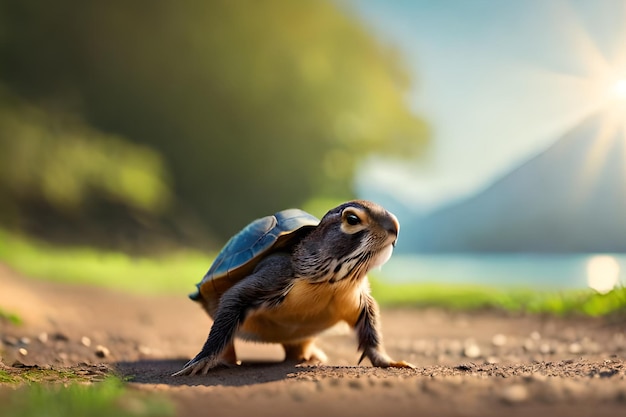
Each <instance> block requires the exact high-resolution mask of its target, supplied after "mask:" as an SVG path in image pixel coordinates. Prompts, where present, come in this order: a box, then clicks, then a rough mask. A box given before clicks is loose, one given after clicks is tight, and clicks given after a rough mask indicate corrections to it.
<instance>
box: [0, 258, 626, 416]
mask: <svg viewBox="0 0 626 417" xmlns="http://www.w3.org/2000/svg"><path fill="white" fill-rule="evenodd" d="M0 306H2V307H3V308H4V309H7V310H9V311H14V312H17V313H18V314H19V315H20V316H21V317H22V318H23V319H24V321H25V324H24V325H22V326H13V325H10V324H8V323H3V322H2V321H0V340H1V342H2V343H1V344H0V355H1V357H2V362H4V364H5V365H9V366H10V365H13V364H14V363H16V362H19V363H22V364H24V365H35V364H36V365H40V366H53V367H74V368H78V369H85V370H87V371H88V370H90V369H93V368H94V367H97V366H99V365H100V364H103V363H104V364H107V366H109V367H110V369H112V370H114V371H115V372H118V373H120V374H121V375H124V376H131V377H132V381H133V382H132V383H131V386H132V387H133V388H134V389H138V390H148V391H158V392H163V393H166V395H168V396H170V397H171V398H173V400H174V401H175V403H176V406H177V410H178V414H179V415H181V416H183V415H184V416H206V415H209V414H210V415H214V416H251V415H253V416H259V417H261V416H277V415H302V416H334V415H341V416H346V417H347V416H361V417H366V416H379V415H394V416H404V415H406V416H409V415H411V416H414V415H419V414H422V415H456V416H501V415H507V416H517V415H530V414H531V413H542V415H544V414H543V413H546V414H545V415H552V416H561V415H562V416H592V415H593V416H604V415H606V416H609V415H611V416H614V415H621V414H622V413H623V412H624V410H625V409H626V361H625V357H626V332H625V330H626V329H625V327H626V326H625V323H624V322H623V321H622V322H614V323H609V322H607V321H606V320H592V319H580V318H579V319H557V318H548V317H538V316H532V317H527V316H511V315H504V314H501V313H493V312H492V313H489V312H482V313H472V314H467V313H450V312H445V311H439V310H411V309H404V310H384V311H383V316H382V320H383V333H384V336H385V341H386V342H385V345H386V347H387V350H388V352H389V353H390V355H391V356H392V357H394V358H397V359H404V360H408V361H410V362H412V363H414V364H416V365H417V366H418V368H417V369H416V370H395V369H376V368H372V367H370V366H369V364H365V365H364V366H356V361H357V360H358V357H359V355H358V354H357V351H356V343H355V340H354V336H353V335H352V333H351V332H350V331H349V330H348V329H346V328H335V329H333V330H332V331H330V332H328V333H327V334H325V335H324V336H323V337H322V338H321V340H320V343H319V344H320V346H321V347H322V348H323V349H324V350H325V352H326V353H327V354H328V356H329V362H328V363H327V364H326V365H325V366H317V367H294V366H291V365H286V364H282V363H279V361H280V360H281V359H282V351H281V349H280V348H279V347H277V346H272V345H254V344H249V343H237V350H238V353H239V356H240V358H241V359H242V360H243V365H241V366H238V367H236V368H232V369H219V370H215V371H214V372H211V373H210V374H209V375H208V376H204V377H179V378H173V377H171V376H170V375H171V373H172V372H174V371H176V370H178V369H180V367H181V366H182V365H183V364H184V362H185V361H186V360H188V359H189V358H190V357H191V356H193V355H194V354H195V353H197V350H198V349H199V347H200V346H201V344H202V343H203V342H204V339H205V337H206V334H207V332H208V329H209V326H210V321H209V318H208V317H207V316H206V315H205V314H204V313H203V312H202V311H201V310H200V308H199V307H198V306H197V305H194V303H192V302H191V301H189V300H188V299H187V298H186V296H185V294H173V295H170V296H162V297H141V296H135V295H129V294H122V293H117V292H114V291H108V290H103V289H99V288H98V289H96V288H90V287H81V286H67V285H60V284H54V283H49V282H40V281H35V280H30V279H26V278H24V277H20V276H18V275H17V274H15V273H13V272H12V271H10V270H9V269H7V268H6V267H4V266H3V265H0Z"/></svg>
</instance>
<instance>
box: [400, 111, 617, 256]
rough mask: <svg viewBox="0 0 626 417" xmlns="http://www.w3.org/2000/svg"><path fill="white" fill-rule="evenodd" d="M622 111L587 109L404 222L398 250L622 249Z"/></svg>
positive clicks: (590, 250)
mask: <svg viewBox="0 0 626 417" xmlns="http://www.w3.org/2000/svg"><path fill="white" fill-rule="evenodd" d="M619 116H621V117H622V118H621V119H620V117H619ZM624 119H626V117H624V115H623V114H616V113H615V112H614V111H608V110H606V111H603V112H598V113H596V114H593V115H592V116H590V117H588V118H587V119H585V120H584V121H583V122H581V123H580V124H579V125H577V126H576V127H574V128H573V129H572V130H570V131H569V132H568V133H566V134H565V135H564V136H563V137H561V138H560V139H559V140H558V141H556V142H555V143H554V144H553V145H552V146H551V147H549V148H548V149H547V150H545V151H544V152H542V153H540V154H538V155H536V156H535V157H533V158H532V159H530V160H528V161H527V162H525V163H524V164H522V165H521V166H519V167H517V168H516V169H514V170H513V171H511V172H509V173H508V174H506V175H504V176H503V177H501V178H500V179H499V180H497V181H496V182H495V183H493V184H492V185H491V186H489V187H488V188H486V189H485V190H483V191H482V192H479V193H478V194H475V195H473V196H471V197H469V198H467V199H464V200H462V201H459V202H457V203H455V204H452V205H449V206H447V207H444V208H442V209H440V210H438V211H436V212H434V213H432V214H430V215H427V216H425V217H418V218H413V219H412V221H410V222H405V225H404V226H405V227H404V228H403V229H404V230H403V236H402V238H403V239H404V240H405V242H404V243H403V245H402V248H401V250H404V251H405V252H407V251H410V252H478V251H484V252H548V253H554V252H626V131H625V128H624V123H625V122H624Z"/></svg>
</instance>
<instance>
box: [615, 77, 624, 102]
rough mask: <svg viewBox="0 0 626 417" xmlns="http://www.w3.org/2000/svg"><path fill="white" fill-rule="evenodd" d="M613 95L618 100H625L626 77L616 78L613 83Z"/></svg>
mask: <svg viewBox="0 0 626 417" xmlns="http://www.w3.org/2000/svg"><path fill="white" fill-rule="evenodd" d="M613 95H614V96H615V98H617V99H619V100H626V78H624V79H621V80H618V81H617V82H616V83H615V84H614V85H613Z"/></svg>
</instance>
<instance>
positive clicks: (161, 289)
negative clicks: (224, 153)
mask: <svg viewBox="0 0 626 417" xmlns="http://www.w3.org/2000/svg"><path fill="white" fill-rule="evenodd" d="M212 260H213V259H212V257H211V256H208V255H204V254H200V253H198V252H191V251H180V252H178V253H173V254H171V255H167V256H153V257H133V256H130V255H128V254H124V253H121V252H110V251H109V252H107V251H100V250H96V249H92V248H80V247H76V248H73V247H57V246H53V245H50V244H46V243H43V242H38V241H36V240H33V239H30V238H24V237H20V236H16V235H13V234H10V233H7V232H5V231H2V230H1V229H0V262H4V263H6V264H7V265H9V266H10V267H12V268H13V269H15V270H17V271H19V272H20V273H22V274H24V275H26V276H29V277H34V278H40V279H46V280H52V281H59V282H67V283H80V284H89V285H98V286H103V287H109V288H114V289H119V290H124V291H130V292H135V293H142V294H163V293H179V294H181V296H184V295H185V294H187V293H190V292H191V291H193V289H194V285H195V284H196V283H197V282H198V281H200V279H201V278H202V276H203V275H204V273H205V272H206V270H207V269H208V268H209V266H210V265H211V262H212ZM372 291H373V293H374V297H375V298H376V299H377V300H378V302H379V303H380V304H381V305H383V306H414V307H426V306H433V307H442V308H448V309H457V310H463V309H465V310H467V309H484V308H495V309H502V310H508V311H527V312H533V313H551V314H559V315H564V314H570V313H578V314H585V315H590V316H602V315H608V314H613V313H615V312H626V289H625V288H624V287H621V288H617V289H615V290H613V291H611V292H610V293H608V294H599V293H596V292H595V291H593V290H591V289H588V290H569V291H560V292H554V291H536V290H529V289H525V288H496V287H486V286H479V285H446V284H422V283H419V284H387V283H384V282H383V281H381V280H379V279H373V280H372ZM2 317H4V318H6V319H8V320H19V317H16V316H15V317H14V315H11V314H10V313H8V312H3V311H1V310H0V318H2Z"/></svg>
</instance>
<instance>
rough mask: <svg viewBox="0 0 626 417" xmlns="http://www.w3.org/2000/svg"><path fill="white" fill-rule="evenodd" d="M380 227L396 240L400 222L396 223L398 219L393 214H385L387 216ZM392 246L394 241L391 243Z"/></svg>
mask: <svg viewBox="0 0 626 417" xmlns="http://www.w3.org/2000/svg"><path fill="white" fill-rule="evenodd" d="M382 226H383V227H384V228H385V230H386V231H387V233H389V234H390V235H393V236H395V237H396V239H397V237H398V234H399V233H400V222H398V218H397V217H396V216H395V215H394V214H393V213H391V212H387V216H386V217H385V220H384V222H383V224H382ZM393 244H394V246H395V244H396V240H394V241H393Z"/></svg>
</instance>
